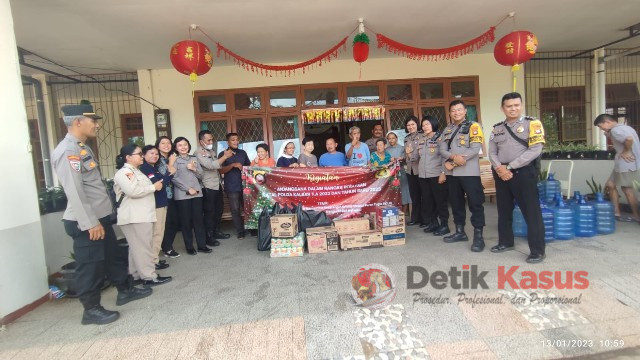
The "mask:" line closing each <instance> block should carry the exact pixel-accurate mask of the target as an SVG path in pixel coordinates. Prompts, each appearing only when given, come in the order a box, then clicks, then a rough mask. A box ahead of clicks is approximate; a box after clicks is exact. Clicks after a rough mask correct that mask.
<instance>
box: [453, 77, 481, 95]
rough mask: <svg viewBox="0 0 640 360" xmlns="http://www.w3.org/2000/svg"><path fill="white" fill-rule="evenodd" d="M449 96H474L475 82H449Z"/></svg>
mask: <svg viewBox="0 0 640 360" xmlns="http://www.w3.org/2000/svg"><path fill="white" fill-rule="evenodd" d="M451 96H452V97H454V98H466V97H474V96H476V84H475V82H473V81H454V82H451Z"/></svg>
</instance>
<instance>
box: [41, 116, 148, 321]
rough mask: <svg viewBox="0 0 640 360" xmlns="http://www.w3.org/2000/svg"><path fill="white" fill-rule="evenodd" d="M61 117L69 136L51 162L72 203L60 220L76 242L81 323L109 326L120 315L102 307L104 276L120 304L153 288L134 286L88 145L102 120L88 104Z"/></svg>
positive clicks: (108, 201) (109, 200) (109, 203)
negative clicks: (101, 297)
mask: <svg viewBox="0 0 640 360" xmlns="http://www.w3.org/2000/svg"><path fill="white" fill-rule="evenodd" d="M62 112H63V113H64V122H65V124H66V125H67V129H68V133H67V135H66V136H65V138H64V139H63V140H62V141H61V142H60V144H58V146H57V147H56V149H55V150H54V151H53V155H52V161H53V166H54V168H55V171H56V174H57V176H58V180H59V182H60V185H61V186H62V187H63V188H64V192H65V195H66V196H67V200H68V202H67V209H66V211H65V212H64V215H63V217H62V219H63V223H64V228H65V232H66V233H67V234H68V235H69V236H71V238H72V239H73V251H74V254H75V260H76V281H77V288H78V297H79V299H80V302H81V303H82V305H83V306H84V313H83V315H82V324H108V323H111V322H113V321H116V320H117V319H118V318H119V317H120V313H118V312H117V311H109V310H106V309H105V308H103V307H102V306H101V305H100V290H101V287H102V283H103V281H104V278H105V274H106V276H107V277H108V278H109V280H110V281H111V282H112V283H113V284H114V285H115V286H116V287H117V289H118V296H117V300H116V305H124V304H126V303H128V302H129V301H133V300H137V299H141V298H144V297H146V296H149V295H151V289H140V288H136V287H134V286H133V279H132V278H131V277H130V276H129V275H128V272H127V257H126V256H122V255H121V254H120V247H119V246H118V243H117V239H116V235H115V233H114V232H113V228H112V226H111V220H110V215H111V212H112V203H111V199H110V198H109V195H108V194H107V189H106V188H105V185H104V183H103V182H102V176H101V174H100V170H99V168H98V161H97V159H96V158H95V156H94V154H93V151H91V148H89V147H88V146H87V145H86V144H85V142H86V141H87V139H89V138H95V137H96V131H97V130H98V128H99V127H100V125H98V122H97V121H98V120H99V119H101V117H99V116H97V115H96V114H95V113H94V112H93V107H92V106H91V105H90V104H86V103H85V104H81V105H66V106H63V107H62ZM149 236H151V234H149ZM119 254H120V255H119Z"/></svg>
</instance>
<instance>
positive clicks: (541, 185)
mask: <svg viewBox="0 0 640 360" xmlns="http://www.w3.org/2000/svg"><path fill="white" fill-rule="evenodd" d="M545 184H546V183H545V182H544V181H538V198H539V199H541V200H544V199H545V196H546V195H545V194H546V189H547V188H546V186H545Z"/></svg>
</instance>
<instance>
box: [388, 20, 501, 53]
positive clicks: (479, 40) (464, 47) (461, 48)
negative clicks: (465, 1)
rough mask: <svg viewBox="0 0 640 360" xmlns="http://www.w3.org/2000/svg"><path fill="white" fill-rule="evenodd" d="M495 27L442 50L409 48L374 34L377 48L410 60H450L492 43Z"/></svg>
mask: <svg viewBox="0 0 640 360" xmlns="http://www.w3.org/2000/svg"><path fill="white" fill-rule="evenodd" d="M495 30H496V28H495V26H492V27H491V28H490V29H489V30H487V31H486V32H485V33H484V34H482V35H480V36H478V37H476V38H474V39H471V40H469V41H467V42H466V43H464V44H460V45H456V46H452V47H448V48H442V49H421V48H416V47H413V46H409V45H406V44H403V43H400V42H398V41H395V40H392V39H390V38H388V37H386V36H384V35H382V34H376V37H377V39H378V48H385V49H386V50H387V51H388V52H392V53H394V54H397V55H402V56H405V57H407V58H409V59H412V60H429V61H437V60H450V59H455V58H457V57H459V56H462V55H466V54H469V53H471V52H472V51H474V50H477V49H480V48H481V47H483V46H485V45H486V44H488V43H490V42H493V40H494V39H495V35H494V32H495Z"/></svg>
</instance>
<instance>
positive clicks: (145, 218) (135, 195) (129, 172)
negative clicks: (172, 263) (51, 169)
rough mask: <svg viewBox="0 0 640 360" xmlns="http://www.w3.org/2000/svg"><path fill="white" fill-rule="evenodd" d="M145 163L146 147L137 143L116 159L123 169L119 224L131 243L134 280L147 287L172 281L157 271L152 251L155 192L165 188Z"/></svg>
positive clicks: (117, 180)
mask: <svg viewBox="0 0 640 360" xmlns="http://www.w3.org/2000/svg"><path fill="white" fill-rule="evenodd" d="M142 163H143V158H142V150H140V148H139V147H138V146H137V145H135V144H127V145H125V146H123V147H122V149H120V155H118V157H117V158H116V165H117V168H118V169H119V170H118V171H117V172H116V174H115V176H114V177H113V183H114V184H113V189H114V190H115V193H116V198H117V199H118V204H119V207H118V226H120V229H121V230H122V232H123V233H124V235H125V236H126V238H127V243H129V274H131V276H132V277H133V279H134V280H142V281H143V284H144V285H145V286H155V285H160V284H164V283H167V282H169V281H171V277H170V276H158V274H156V270H155V266H154V263H153V254H152V253H151V237H152V234H153V223H154V222H155V221H156V200H155V198H154V196H153V194H154V193H155V192H156V191H160V190H162V182H156V183H155V184H152V183H151V180H149V178H148V177H147V175H145V174H143V173H142V172H141V171H140V170H139V169H138V167H140V165H142Z"/></svg>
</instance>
